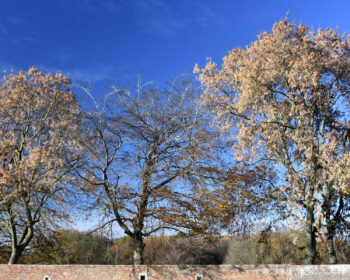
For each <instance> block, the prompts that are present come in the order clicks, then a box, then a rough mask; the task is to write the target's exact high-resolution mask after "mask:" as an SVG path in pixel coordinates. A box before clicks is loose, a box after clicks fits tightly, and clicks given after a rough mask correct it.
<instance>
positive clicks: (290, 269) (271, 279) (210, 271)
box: [0, 265, 350, 280]
mask: <svg viewBox="0 0 350 280" xmlns="http://www.w3.org/2000/svg"><path fill="white" fill-rule="evenodd" d="M142 273H145V274H146V275H147V278H146V279H147V280H163V279H164V280H196V275H198V276H202V280H207V279H208V280H214V279H218V280H219V279H220V280H233V279H235V280H301V279H308V280H323V279H327V280H338V279H349V280H350V265H333V266H328V265H320V266H292V265H257V266H254V265H240V266H235V265H217V266H216V265H207V266H200V265H184V266H176V265H151V266H145V265H140V266H131V265H0V280H45V276H47V277H49V278H48V279H49V280H135V279H137V280H139V279H140V278H139V275H140V274H142Z"/></svg>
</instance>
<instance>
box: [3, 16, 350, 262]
mask: <svg viewBox="0 0 350 280" xmlns="http://www.w3.org/2000/svg"><path fill="white" fill-rule="evenodd" d="M194 72H195V73H197V78H198V80H199V82H200V83H201V86H200V87H199V86H196V83H195V81H194V80H193V79H192V78H191V77H189V76H186V77H183V78H178V79H175V80H174V81H172V82H170V83H169V84H168V86H167V87H164V88H161V89H159V88H157V87H156V86H154V85H152V84H142V83H141V81H138V82H137V83H136V85H133V86H129V87H116V86H114V85H111V86H110V88H109V89H110V90H109V91H108V92H106V93H104V94H102V95H101V94H99V95H98V96H97V95H96V93H95V92H94V89H93V88H91V87H89V86H88V85H79V86H76V85H72V83H71V81H70V79H69V78H67V77H66V76H64V75H63V74H62V73H60V72H57V73H55V74H50V73H47V74H45V73H43V72H41V71H39V70H38V69H36V68H35V67H32V68H30V69H29V70H28V71H27V72H25V71H20V72H19V73H18V74H16V73H14V72H10V73H9V74H6V75H5V76H4V79H3V81H2V82H1V83H0V104H1V106H0V242H1V244H2V245H1V246H5V247H6V246H7V247H10V248H11V254H10V256H9V263H10V264H15V263H17V262H18V261H19V258H20V256H21V255H22V254H23V252H25V250H26V249H27V248H28V247H29V246H30V244H31V243H32V242H33V240H36V238H37V237H38V236H45V233H47V232H49V230H50V229H51V230H52V229H53V228H56V227H58V226H59V225H60V224H61V223H62V222H63V221H64V220H65V219H69V213H70V212H71V211H72V210H73V209H75V211H80V210H81V211H91V212H94V213H98V215H99V217H100V224H99V228H104V227H107V226H110V227H112V226H114V225H117V226H118V227H119V228H120V229H121V230H122V231H123V232H124V234H125V235H126V236H128V238H129V239H128V240H130V242H132V260H133V263H134V264H143V263H144V250H145V248H146V247H145V240H150V238H151V236H152V235H155V234H157V233H160V232H164V231H169V232H173V231H176V232H179V233H182V234H185V235H188V236H218V235H220V234H222V233H223V232H229V233H230V234H231V235H233V236H235V235H236V236H240V235H242V234H243V233H244V232H246V231H247V230H249V228H251V227H252V226H254V225H256V224H257V223H259V221H261V220H262V219H266V220H269V221H271V224H272V225H273V223H276V225H278V224H287V225H288V226H290V228H292V227H296V228H298V229H302V230H304V233H305V258H302V259H303V260H304V261H305V263H307V264H314V263H316V261H317V252H320V250H319V249H318V247H319V248H322V246H324V248H325V251H326V252H327V254H326V255H327V263H331V264H334V263H337V261H338V259H339V257H338V258H337V250H336V243H337V244H340V243H341V242H344V244H345V245H344V246H345V247H346V248H347V245H348V243H346V242H347V241H346V240H347V239H346V237H347V234H348V227H349V224H348V217H349V214H350V211H349V210H350V209H349V193H350V191H349V190H350V189H349V186H350V172H349V170H350V119H349V118H350V110H349V108H350V37H349V36H347V35H339V33H338V31H337V30H333V29H330V28H328V29H326V30H321V29H320V30H318V31H317V32H314V31H312V30H310V29H309V28H308V27H307V26H305V25H302V24H301V25H297V24H296V23H295V22H289V21H288V19H287V18H284V19H282V20H281V21H280V22H278V23H276V24H275V25H274V27H273V29H272V32H271V33H268V32H263V33H262V34H260V35H259V36H258V40H256V41H255V42H253V43H252V44H251V45H250V46H248V47H246V49H233V50H232V51H231V52H230V53H229V54H228V55H227V56H225V57H224V59H223V65H222V67H221V68H219V67H218V66H217V64H215V63H214V62H212V61H211V60H210V61H209V62H208V63H207V65H206V66H205V67H204V68H200V67H199V66H198V65H196V66H195V69H194ZM78 95H79V97H80V98H78V97H77V96H78ZM83 101H86V102H87V106H85V107H83V106H82V105H81V104H83ZM91 212H89V213H91ZM339 242H340V243H339ZM107 243H108V242H107ZM240 244H241V243H240ZM233 247H234V246H233ZM248 247H249V246H248ZM237 248H239V246H238V247H237ZM265 249H266V248H265ZM265 249H264V250H265ZM259 250H260V249H259ZM346 250H347V249H346ZM338 254H339V250H338ZM233 259H234V258H233ZM261 260H267V259H266V258H260V261H261Z"/></svg>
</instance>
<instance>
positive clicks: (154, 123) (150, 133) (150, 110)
mask: <svg viewBox="0 0 350 280" xmlns="http://www.w3.org/2000/svg"><path fill="white" fill-rule="evenodd" d="M85 91H86V92H87V93H88V94H89V95H90V97H92V98H93V96H92V93H91V91H89V90H88V89H86V88H85ZM108 96H109V99H108V101H106V100H105V102H104V104H105V105H102V106H99V105H97V106H96V109H95V111H93V112H87V113H86V114H85V123H86V127H87V128H88V131H89V136H88V137H85V139H88V141H85V140H83V142H84V143H85V148H86V151H87V152H88V154H89V160H88V162H89V163H88V164H87V165H86V166H85V168H84V169H83V170H81V171H80V172H79V176H80V177H81V178H82V179H83V180H84V181H85V184H86V186H87V190H88V191H90V192H91V193H92V194H93V195H94V196H95V200H94V201H95V202H96V205H98V207H99V208H100V209H103V211H104V215H105V218H107V220H106V222H105V224H107V223H109V222H113V221H116V222H117V223H118V225H119V226H120V227H121V229H122V230H123V231H124V232H125V234H127V235H128V236H130V237H131V238H132V239H133V247H134V253H133V257H134V263H135V264H141V263H142V262H143V260H142V252H143V249H144V241H143V240H144V238H145V237H147V236H150V235H151V234H153V233H156V232H157V231H159V230H164V229H169V230H180V231H188V230H190V231H195V232H201V231H203V230H205V229H206V228H208V226H207V225H206V222H203V219H202V218H203V213H202V216H201V214H199V212H198V209H197V207H196V205H199V204H198V203H197V202H198V201H199V199H200V198H201V197H204V196H201V194H204V193H206V194H208V193H209V192H208V191H207V190H205V188H206V187H204V186H203V185H202V184H200V182H201V180H202V179H201V178H200V177H199V176H198V174H199V173H200V172H201V171H202V170H204V169H205V167H207V166H208V165H209V163H210V158H213V157H214V156H215V153H213V152H212V148H213V139H214V138H215V136H214V134H213V133H211V132H210V130H209V129H208V127H207V123H206V119H205V117H204V115H203V114H202V112H201V110H200V108H199V102H198V98H199V94H198V92H197V91H196V89H195V87H194V86H193V84H192V83H191V82H190V81H189V80H188V79H181V80H177V81H175V82H174V83H172V84H171V85H169V88H167V89H164V90H158V89H157V88H154V87H150V86H149V85H146V86H142V85H141V83H139V84H138V85H137V86H136V87H135V88H120V89H117V88H114V90H113V92H112V94H110V95H108ZM93 100H94V99H93ZM95 104H98V103H97V102H95ZM107 104H109V105H110V106H107ZM206 197H208V196H206ZM203 203H204V201H203Z"/></svg>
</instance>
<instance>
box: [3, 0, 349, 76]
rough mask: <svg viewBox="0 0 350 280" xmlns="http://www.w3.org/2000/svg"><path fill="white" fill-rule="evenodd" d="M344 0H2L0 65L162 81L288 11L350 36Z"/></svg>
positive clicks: (249, 37)
mask: <svg viewBox="0 0 350 280" xmlns="http://www.w3.org/2000/svg"><path fill="white" fill-rule="evenodd" d="M349 6H350V3H349V2H348V1H332V4H331V2H330V1H323V0H321V1H307V0H304V1H299V0H298V1H287V0H279V1H277V0H271V1H269V0H266V1H248V0H246V1H241V0H236V1H235V0H232V1H229V0H216V1H213V0H177V1H175V0H129V1H128V0H124V1H122V0H31V1H28V0H12V1H6V0H3V1H1V2H0V68H2V69H4V68H13V69H15V70H19V69H27V68H28V67H30V66H32V65H35V66H37V67H39V68H41V69H44V70H46V71H51V72H52V71H56V70H57V69H60V70H61V71H63V72H64V73H70V74H71V77H72V78H73V79H74V80H76V81H78V80H90V81H94V82H98V81H101V80H102V79H104V78H112V79H113V80H114V81H116V82H125V81H127V82H134V81H136V77H137V75H138V74H141V75H142V76H143V80H144V81H150V80H154V81H158V82H164V81H166V80H170V79H171V78H174V77H176V76H178V75H181V74H182V73H191V72H192V69H193V66H194V64H195V63H199V64H200V65H204V63H205V61H206V60H205V59H206V57H212V58H213V59H214V60H215V61H217V62H219V63H220V60H221V58H222V57H223V56H224V55H225V54H227V52H228V51H229V50H230V49H232V48H235V47H244V46H245V45H247V44H249V43H250V42H251V41H253V40H255V39H256V35H257V34H258V33H260V32H261V31H264V30H271V27H272V25H273V23H274V22H276V21H278V20H279V19H281V18H282V17H284V16H285V14H286V12H287V11H288V10H290V19H295V20H296V21H297V22H302V23H305V24H307V25H308V26H312V27H313V28H315V29H316V28H318V27H322V28H324V27H327V26H331V27H335V26H339V27H340V30H341V31H344V32H350V20H349V17H348V11H349V8H350V7H349Z"/></svg>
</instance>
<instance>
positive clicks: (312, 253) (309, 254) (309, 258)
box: [305, 206, 316, 264]
mask: <svg viewBox="0 0 350 280" xmlns="http://www.w3.org/2000/svg"><path fill="white" fill-rule="evenodd" d="M314 221H315V218H314V208H313V206H308V207H307V209H306V238H307V240H306V259H305V264H314V263H315V258H316V235H315V228H314Z"/></svg>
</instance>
